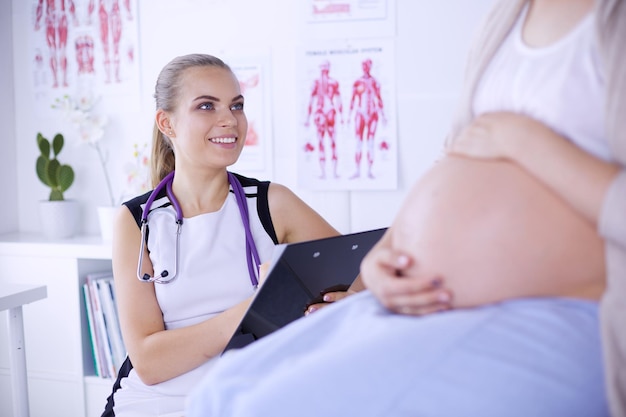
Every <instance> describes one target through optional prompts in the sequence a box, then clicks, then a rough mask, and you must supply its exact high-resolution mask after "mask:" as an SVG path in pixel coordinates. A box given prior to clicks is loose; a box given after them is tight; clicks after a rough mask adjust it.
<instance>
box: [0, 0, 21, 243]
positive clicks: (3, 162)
mask: <svg viewBox="0 0 626 417" xmlns="http://www.w3.org/2000/svg"><path fill="white" fill-rule="evenodd" d="M11 16H12V14H11V0H0V55H1V56H2V59H0V91H2V96H3V99H2V100H0V126H2V131H3V133H4V134H3V135H2V137H0V147H1V149H2V150H1V151H0V178H4V179H5V181H4V184H3V186H2V189H3V190H2V194H3V198H2V200H3V201H4V202H5V203H4V204H2V208H0V233H3V232H9V231H12V230H15V229H17V227H18V226H17V225H18V217H17V207H18V205H17V183H16V181H15V176H16V173H17V165H16V162H15V161H16V153H17V151H16V140H15V138H16V135H15V111H14V106H13V94H14V92H13V45H12V43H11V39H12V36H11V32H12V30H13V25H12V23H11V20H12V19H11Z"/></svg>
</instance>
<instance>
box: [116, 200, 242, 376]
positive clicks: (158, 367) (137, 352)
mask: <svg viewBox="0 0 626 417" xmlns="http://www.w3.org/2000/svg"><path fill="white" fill-rule="evenodd" d="M140 242H141V233H140V231H139V228H138V227H137V224H136V222H135V220H134V219H133V217H132V215H131V213H130V211H129V210H128V209H127V208H126V207H122V208H120V210H119V212H118V214H117V218H116V224H115V234H114V241H113V274H114V277H115V291H116V296H117V303H118V310H119V316H120V325H121V327H122V334H123V336H124V343H125V345H126V349H127V350H128V355H129V357H130V359H131V361H132V363H133V366H134V368H135V370H136V372H137V374H138V375H139V377H140V378H141V380H142V381H143V382H144V383H146V384H148V385H151V384H156V383H159V382H163V381H166V380H169V379H171V378H174V377H176V376H179V375H181V374H183V373H185V372H188V371H190V370H192V369H194V368H196V367H198V366H199V365H202V364H203V363H205V362H206V361H207V360H208V359H209V358H211V357H213V356H216V355H219V354H220V353H221V352H222V350H223V348H224V347H225V346H226V343H227V342H228V340H229V338H230V337H231V336H232V334H233V332H234V331H235V328H236V326H237V325H238V323H239V321H240V319H241V317H242V316H243V314H244V312H245V310H246V308H247V306H248V304H249V302H250V300H249V299H248V300H245V301H243V302H241V303H239V304H237V305H235V306H234V307H232V308H230V309H228V310H226V311H224V312H223V313H221V314H218V315H217V316H215V317H213V318H211V319H209V320H206V321H204V322H201V323H199V324H196V325H193V326H189V327H185V328H181V329H175V330H168V331H165V325H164V323H163V314H162V312H161V309H160V308H159V305H158V302H157V299H156V294H155V291H154V285H155V284H153V283H147V282H141V281H139V280H138V279H137V276H136V272H137V261H138V252H139V251H138V249H139V247H140ZM144 272H145V273H149V274H151V275H152V274H153V270H152V265H151V262H150V258H149V256H148V254H147V252H145V253H144V262H143V271H142V273H144Z"/></svg>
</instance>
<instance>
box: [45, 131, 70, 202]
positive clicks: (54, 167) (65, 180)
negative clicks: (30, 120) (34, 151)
mask: <svg viewBox="0 0 626 417" xmlns="http://www.w3.org/2000/svg"><path fill="white" fill-rule="evenodd" d="M63 144H64V139H63V135H61V134H60V133H57V134H56V135H55V136H54V139H52V145H51V144H50V141H49V140H48V139H46V138H45V137H44V136H43V135H42V134H41V133H37V146H38V147H39V151H40V155H39V156H38V157H37V165H36V170H37V177H39V179H40V180H41V182H42V183H44V184H45V185H47V186H48V187H50V197H49V200H50V201H60V200H64V199H65V198H64V197H63V192H65V191H66V190H67V189H68V188H70V186H71V185H72V183H73V182H74V170H73V169H72V167H71V166H69V165H61V163H60V162H59V161H58V159H57V156H58V155H59V153H61V149H63ZM51 151H52V159H50V156H51Z"/></svg>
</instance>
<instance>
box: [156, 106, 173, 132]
mask: <svg viewBox="0 0 626 417" xmlns="http://www.w3.org/2000/svg"><path fill="white" fill-rule="evenodd" d="M155 123H156V126H157V127H158V128H159V130H160V131H161V133H163V134H164V135H165V136H168V137H172V136H174V130H173V129H172V123H171V119H170V117H169V115H168V114H167V113H166V112H165V111H163V110H161V109H159V110H157V113H156V116H155Z"/></svg>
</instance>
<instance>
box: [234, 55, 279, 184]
mask: <svg viewBox="0 0 626 417" xmlns="http://www.w3.org/2000/svg"><path fill="white" fill-rule="evenodd" d="M224 59H225V61H226V62H227V63H228V65H229V66H230V67H231V68H232V70H233V72H234V73H235V75H236V76H237V79H238V80H239V86H240V88H241V94H242V95H243V96H244V100H245V101H244V111H245V113H246V117H247V119H248V134H247V136H246V145H245V146H244V148H243V152H242V153H241V156H240V157H239V160H238V161H237V163H236V164H235V166H236V170H237V171H238V172H241V173H250V174H253V175H259V171H264V170H266V169H267V168H268V167H269V166H270V165H271V164H270V163H269V161H268V158H270V155H271V145H272V143H271V133H270V132H269V130H270V117H271V114H269V111H268V109H270V108H271V105H270V102H269V100H270V97H269V94H267V89H268V87H267V78H268V74H267V71H266V68H267V60H268V59H267V58H266V57H261V56H260V57H253V56H250V57H243V56H240V57H228V56H226V57H225V58H224Z"/></svg>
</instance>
